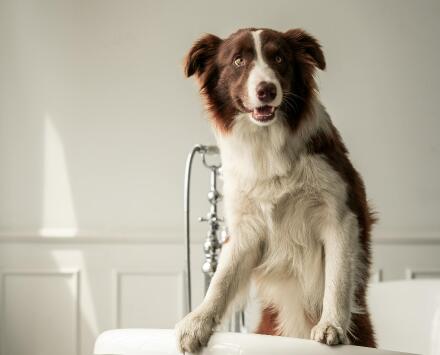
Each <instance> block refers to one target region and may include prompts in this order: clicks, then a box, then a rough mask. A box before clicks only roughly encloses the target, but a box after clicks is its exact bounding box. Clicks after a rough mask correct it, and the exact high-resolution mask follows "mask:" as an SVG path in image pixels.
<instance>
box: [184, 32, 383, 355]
mask: <svg viewBox="0 0 440 355" xmlns="http://www.w3.org/2000/svg"><path fill="white" fill-rule="evenodd" d="M324 68H325V59H324V55H323V52H322V50H321V46H320V45H319V44H318V42H317V41H316V39H315V38H313V37H312V36H310V35H309V34H308V33H306V32H304V31H303V30H301V29H294V30H290V31H287V32H285V33H281V32H277V31H274V30H269V29H253V28H252V29H242V30H239V31H237V32H236V33H234V34H232V35H231V36H230V37H228V38H227V39H220V38H218V37H216V36H214V35H206V36H204V37H202V38H201V39H200V40H199V41H197V42H196V43H195V44H194V46H193V47H192V48H191V50H190V52H189V54H188V57H187V62H186V68H185V72H186V75H187V76H192V75H194V74H195V75H196V76H197V78H198V79H199V82H200V86H201V93H202V95H203V96H204V98H205V99H206V103H207V107H208V110H209V112H210V115H211V118H212V122H213V124H214V127H215V132H216V138H217V142H218V145H219V147H220V152H221V158H222V163H223V174H224V201H225V215H226V220H227V224H228V229H229V232H230V235H231V238H230V241H229V242H228V243H227V244H225V246H224V249H223V251H222V255H221V258H220V263H219V267H218V269H217V272H216V274H215V275H214V278H213V280H212V283H211V286H210V288H209V290H208V293H207V295H206V297H205V299H204V301H203V303H202V304H201V305H200V306H198V307H197V309H196V310H194V311H193V312H192V313H190V314H188V315H187V316H186V317H185V318H184V319H183V320H182V321H181V322H179V323H178V324H177V326H176V334H177V341H178V346H179V348H180V350H181V351H182V352H185V351H186V352H197V351H199V350H200V349H201V347H203V346H205V345H206V344H207V342H208V340H209V338H210V336H211V334H212V332H213V329H214V328H215V327H216V325H218V324H219V323H220V321H221V320H222V317H223V316H224V314H225V312H226V310H227V308H228V306H229V305H230V304H231V302H232V301H234V300H235V299H236V298H237V296H238V295H239V294H243V293H245V292H246V291H247V290H248V288H249V284H250V281H251V280H252V281H253V282H254V283H255V286H256V289H257V293H258V297H259V299H260V301H261V302H262V304H263V305H264V311H263V314H262V317H261V324H260V326H259V329H258V330H257V332H259V333H263V334H273V335H281V336H289V337H299V338H311V339H314V340H316V341H320V342H323V343H326V344H329V345H331V344H341V343H342V344H347V343H351V344H355V345H361V346H369V347H374V346H375V340H374V333H373V329H372V326H371V322H370V318H369V314H368V311H367V304H366V287H367V282H368V278H369V267H370V245H369V243H370V242H369V239H370V229H371V226H372V224H373V223H374V218H373V216H372V213H371V212H370V209H369V207H368V204H367V200H366V195H365V189H364V184H363V182H362V179H361V177H360V176H359V174H358V173H357V171H356V170H355V169H354V168H353V166H352V164H351V163H350V160H349V158H348V153H347V150H346V148H345V146H344V144H343V142H342V140H341V137H340V135H339V133H338V131H337V130H336V128H335V127H334V126H333V124H332V122H331V120H330V118H329V116H328V114H327V112H326V111H325V109H324V107H323V106H322V105H321V103H320V101H319V100H318V98H317V89H316V83H315V80H314V74H315V71H316V69H321V70H323V69H324Z"/></svg>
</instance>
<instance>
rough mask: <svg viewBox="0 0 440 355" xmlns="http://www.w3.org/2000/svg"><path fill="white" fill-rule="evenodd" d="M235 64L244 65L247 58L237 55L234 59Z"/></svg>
mask: <svg viewBox="0 0 440 355" xmlns="http://www.w3.org/2000/svg"><path fill="white" fill-rule="evenodd" d="M234 64H235V66H237V67H241V66H243V65H244V64H245V60H244V59H243V57H240V56H237V57H235V59H234Z"/></svg>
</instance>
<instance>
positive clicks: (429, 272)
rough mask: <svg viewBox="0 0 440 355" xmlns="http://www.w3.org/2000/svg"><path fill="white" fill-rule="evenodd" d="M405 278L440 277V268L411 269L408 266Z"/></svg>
mask: <svg viewBox="0 0 440 355" xmlns="http://www.w3.org/2000/svg"><path fill="white" fill-rule="evenodd" d="M405 278H406V279H407V280H416V279H432V278H439V279H440V269H411V268H407V269H406V271H405Z"/></svg>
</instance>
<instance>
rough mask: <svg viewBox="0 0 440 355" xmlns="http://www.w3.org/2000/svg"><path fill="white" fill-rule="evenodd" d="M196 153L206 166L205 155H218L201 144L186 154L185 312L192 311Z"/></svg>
mask: <svg viewBox="0 0 440 355" xmlns="http://www.w3.org/2000/svg"><path fill="white" fill-rule="evenodd" d="M196 153H201V154H202V159H203V164H204V165H205V166H206V165H207V163H206V160H205V155H206V154H218V153H219V149H218V148H217V147H216V146H205V145H201V144H197V145H195V146H194V147H193V148H192V150H191V152H190V153H189V154H188V157H187V159H186V166H185V182H184V195H183V213H184V215H185V222H184V223H185V269H186V292H187V294H186V299H187V312H188V313H189V312H191V310H192V294H191V245H190V239H191V236H190V233H191V230H190V187H191V169H192V163H193V159H194V155H195V154H196Z"/></svg>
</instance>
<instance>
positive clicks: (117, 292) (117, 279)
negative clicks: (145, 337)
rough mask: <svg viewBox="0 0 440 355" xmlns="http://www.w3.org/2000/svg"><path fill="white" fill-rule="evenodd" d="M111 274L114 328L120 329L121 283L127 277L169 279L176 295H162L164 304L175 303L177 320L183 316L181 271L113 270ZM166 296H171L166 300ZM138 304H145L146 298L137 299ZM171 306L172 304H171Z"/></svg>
mask: <svg viewBox="0 0 440 355" xmlns="http://www.w3.org/2000/svg"><path fill="white" fill-rule="evenodd" d="M112 274H113V287H112V289H113V324H114V328H121V326H122V323H121V319H122V312H123V307H122V291H123V289H122V281H123V279H124V278H125V277H128V276H144V277H160V278H162V279H163V280H164V279H165V278H167V277H171V278H173V279H174V281H175V282H176V286H177V294H175V295H163V297H164V302H169V301H171V302H175V304H177V313H178V314H177V315H176V316H177V318H181V317H183V315H184V305H185V304H186V302H185V294H186V293H185V292H184V277H183V276H184V272H183V271H182V270H171V271H157V270H142V269H139V270H118V269H114V270H113V271H112ZM167 296H171V299H166V297H167ZM137 300H138V301H139V302H142V303H146V302H148V301H149V300H148V298H146V299H140V298H139V297H138V299H137ZM171 304H173V303H171Z"/></svg>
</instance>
